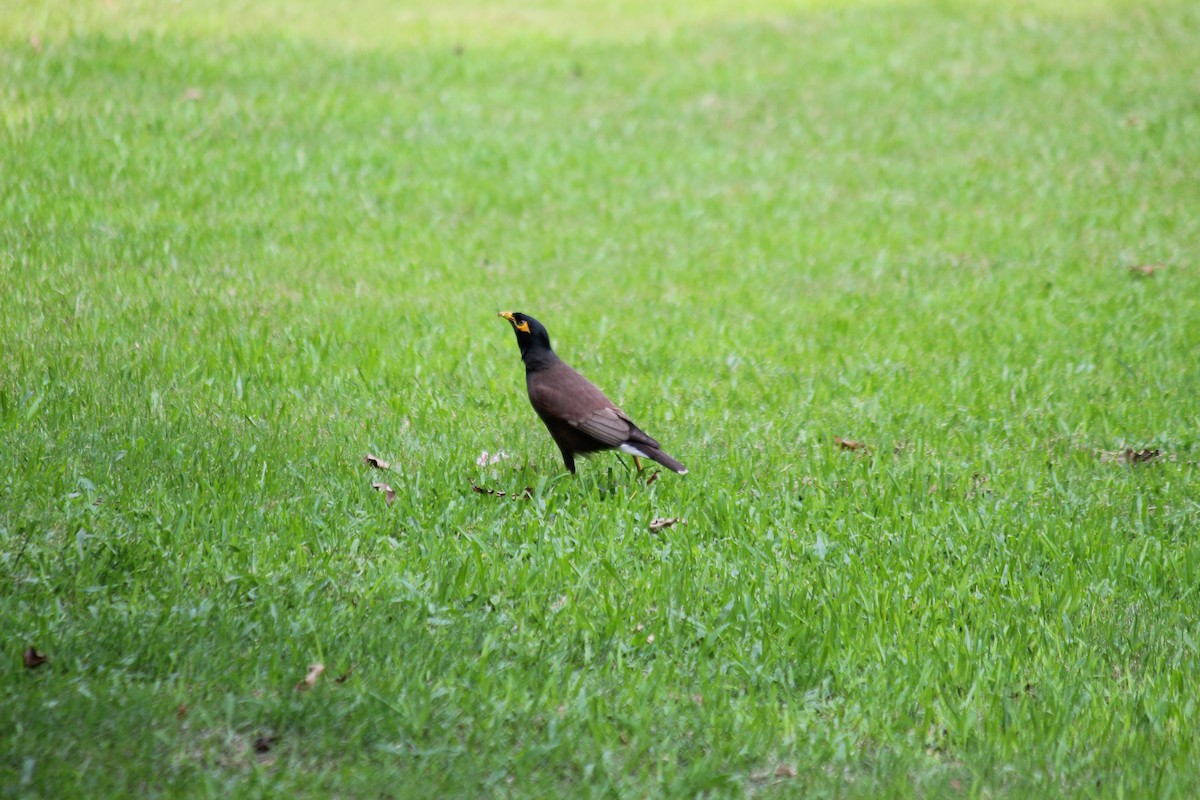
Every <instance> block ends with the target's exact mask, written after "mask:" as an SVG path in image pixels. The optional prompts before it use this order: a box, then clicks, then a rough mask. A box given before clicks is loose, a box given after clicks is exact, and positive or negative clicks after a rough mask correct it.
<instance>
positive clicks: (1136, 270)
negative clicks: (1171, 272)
mask: <svg viewBox="0 0 1200 800" xmlns="http://www.w3.org/2000/svg"><path fill="white" fill-rule="evenodd" d="M1162 269H1164V267H1163V265H1162V264H1138V265H1137V266H1133V267H1130V268H1129V271H1130V272H1132V273H1133V274H1134V275H1137V276H1139V277H1142V278H1153V277H1154V273H1156V272H1158V271H1160V270H1162Z"/></svg>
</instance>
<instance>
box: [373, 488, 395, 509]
mask: <svg viewBox="0 0 1200 800" xmlns="http://www.w3.org/2000/svg"><path fill="white" fill-rule="evenodd" d="M371 488H372V489H374V490H375V491H377V492H383V497H384V500H386V501H387V504H388V505H389V506H390V505H391V504H392V502H393V501H394V500H395V499H396V490H395V489H393V488H392V487H390V486H388V485H387V484H386V483H379V482H376V483H372V484H371Z"/></svg>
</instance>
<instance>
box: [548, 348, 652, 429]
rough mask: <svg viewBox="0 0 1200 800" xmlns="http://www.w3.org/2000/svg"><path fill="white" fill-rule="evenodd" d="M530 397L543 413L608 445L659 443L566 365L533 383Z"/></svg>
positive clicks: (585, 379)
mask: <svg viewBox="0 0 1200 800" xmlns="http://www.w3.org/2000/svg"><path fill="white" fill-rule="evenodd" d="M529 399H530V400H531V401H532V402H533V406H534V408H536V409H538V411H539V412H540V413H542V414H545V415H549V416H550V417H552V418H554V419H563V420H566V421H567V422H568V423H569V424H570V425H571V426H572V427H575V428H578V429H579V430H581V431H583V432H584V433H586V434H588V435H589V436H591V437H592V438H593V439H595V440H596V441H598V442H600V443H602V444H604V445H606V446H608V447H619V446H621V445H622V444H625V443H626V442H635V443H638V444H644V445H648V446H650V447H658V446H659V444H658V442H656V441H654V440H653V439H651V438H650V437H649V436H647V435H646V434H645V433H643V432H642V431H641V430H639V429H638V427H637V426H636V425H634V424H633V420H631V419H630V418H629V417H628V416H627V415H626V414H625V412H624V411H622V410H621V409H619V408H617V407H616V405H615V404H614V403H613V402H612V401H611V400H609V399H608V398H607V397H605V396H604V392H602V391H600V390H599V389H598V388H596V386H595V385H594V384H593V383H592V382H591V381H589V380H588V379H587V378H585V377H583V376H582V375H580V374H579V373H578V372H576V371H575V370H574V369H572V368H571V367H569V366H567V365H566V364H562V365H561V366H560V367H557V368H555V370H554V371H553V373H544V377H543V378H541V379H540V380H538V381H536V382H531V383H530V384H529Z"/></svg>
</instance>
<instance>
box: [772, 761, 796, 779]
mask: <svg viewBox="0 0 1200 800" xmlns="http://www.w3.org/2000/svg"><path fill="white" fill-rule="evenodd" d="M775 777H776V778H794V777H796V768H795V767H793V766H792V765H791V764H780V765H779V766H778V767H776V768H775Z"/></svg>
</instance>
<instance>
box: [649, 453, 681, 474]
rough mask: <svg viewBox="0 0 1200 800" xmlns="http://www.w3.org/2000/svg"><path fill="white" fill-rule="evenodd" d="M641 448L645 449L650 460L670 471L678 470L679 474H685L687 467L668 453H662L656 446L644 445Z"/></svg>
mask: <svg viewBox="0 0 1200 800" xmlns="http://www.w3.org/2000/svg"><path fill="white" fill-rule="evenodd" d="M642 449H644V450H645V451H646V458H649V459H650V460H652V461H657V462H658V463H659V464H662V465H663V466H664V467H666V468H667V469H669V470H671V471H672V472H678V473H679V474H680V475H687V467H685V466H684V465H683V464H680V463H679V462H678V461H676V460H675V459H673V458H671V457H670V456H669V455H667V454H666V453H664V452H663V451H662V450H659V449H658V448H657V447H655V448H649V447H645V448H642Z"/></svg>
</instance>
